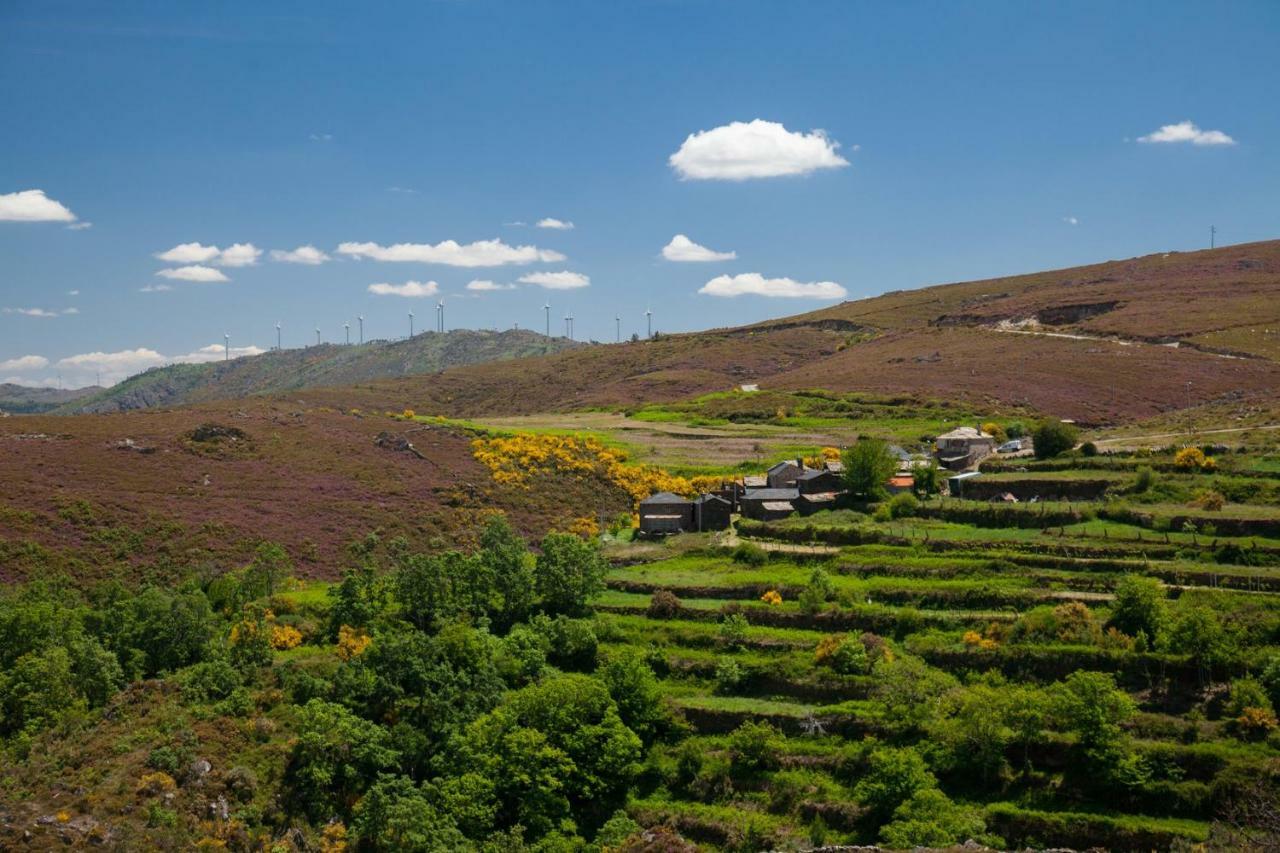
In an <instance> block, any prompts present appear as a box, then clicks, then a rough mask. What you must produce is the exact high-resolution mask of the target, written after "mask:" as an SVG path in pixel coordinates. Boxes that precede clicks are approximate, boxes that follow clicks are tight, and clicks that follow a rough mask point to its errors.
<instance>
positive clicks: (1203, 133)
mask: <svg viewBox="0 0 1280 853" xmlns="http://www.w3.org/2000/svg"><path fill="white" fill-rule="evenodd" d="M1138 141H1139V142H1165V143H1169V142H1189V143H1191V144H1192V145H1235V144H1236V141H1235V140H1234V139H1232V138H1231V137H1230V136H1227V135H1226V134H1225V133H1223V132H1222V131H1220V130H1201V129H1200V128H1199V127H1197V126H1196V125H1195V122H1192V121H1190V120H1188V121H1180V122H1178V123H1177V124H1166V125H1164V126H1163V127H1161V128H1160V129H1159V130H1157V131H1155V132H1154V133H1148V134H1147V135H1146V136H1139V137H1138Z"/></svg>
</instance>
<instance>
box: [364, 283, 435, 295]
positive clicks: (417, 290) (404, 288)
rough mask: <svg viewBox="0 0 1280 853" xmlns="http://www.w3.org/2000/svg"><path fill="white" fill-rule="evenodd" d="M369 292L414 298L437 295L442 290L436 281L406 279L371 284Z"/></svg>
mask: <svg viewBox="0 0 1280 853" xmlns="http://www.w3.org/2000/svg"><path fill="white" fill-rule="evenodd" d="M369 292H370V293H372V294H374V295H375V296H406V297H409V298H413V299H420V298H422V297H425V296H435V295H436V294H437V293H439V292H440V285H438V284H436V283H435V282H434V281H428V282H425V283H424V282H421V281H406V282H405V283H404V284H371V285H369Z"/></svg>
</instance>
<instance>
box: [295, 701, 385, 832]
mask: <svg viewBox="0 0 1280 853" xmlns="http://www.w3.org/2000/svg"><path fill="white" fill-rule="evenodd" d="M398 758H399V756H398V754H397V752H396V750H395V749H393V748H392V746H391V739H390V736H389V735H388V734H387V730H386V729H384V728H383V727H382V726H379V725H377V724H375V723H371V722H369V721H368V720H364V719H361V718H360V717H357V716H356V715H355V714H353V713H351V712H350V711H348V710H347V709H346V708H344V707H342V706H341V705H335V704H334V703H332V702H325V701H323V700H321V699H312V700H311V701H310V702H308V703H307V704H306V705H305V706H303V707H302V708H301V709H300V710H299V711H298V721H297V738H296V739H295V741H294V746H293V752H292V754H291V755H290V757H289V765H288V768H287V770H286V780H287V782H288V785H289V788H290V792H291V794H292V796H293V802H294V803H295V805H296V807H297V808H298V809H299V810H300V811H303V812H305V813H306V814H307V815H308V816H309V817H310V818H311V819H312V820H315V821H323V820H327V819H328V818H330V817H331V816H333V815H335V814H336V815H341V816H346V815H348V814H350V811H351V807H352V806H353V805H354V804H355V802H356V800H357V799H358V798H359V796H360V795H361V794H362V793H364V791H365V789H366V788H368V787H369V785H370V784H372V783H373V781H374V780H375V779H377V777H378V774H379V773H381V772H383V771H386V770H390V769H391V768H393V767H394V766H395V764H396V762H397V760H398Z"/></svg>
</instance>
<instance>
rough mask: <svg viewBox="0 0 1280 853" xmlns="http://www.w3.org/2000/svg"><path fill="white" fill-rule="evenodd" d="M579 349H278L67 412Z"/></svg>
mask: <svg viewBox="0 0 1280 853" xmlns="http://www.w3.org/2000/svg"><path fill="white" fill-rule="evenodd" d="M579 346H582V345H581V344H578V343H575V342H573V341H570V340H568V339H567V338H548V337H545V336H543V335H540V334H537V333H535V332H530V331H525V330H519V331H505V332H490V331H484V330H480V331H476V330H471V329H455V330H453V331H450V332H446V333H445V334H438V333H435V332H424V333H422V334H419V335H416V336H415V337H413V338H411V339H408V340H398V341H371V342H369V343H365V344H359V345H354V346H343V345H339V344H321V345H319V346H311V347H304V348H301V349H286V350H278V351H277V350H273V351H271V352H267V353H263V354H262V355H254V356H244V357H242V358H237V359H233V360H231V361H227V362H222V361H215V362H209V363H206V364H173V365H168V366H166V367H157V368H153V369H151V370H148V371H146V372H144V373H140V374H138V375H137V376H133V377H130V378H129V379H126V380H125V381H124V382H121V383H119V384H118V385H115V386H113V387H111V388H107V389H93V390H94V391H95V392H96V393H91V394H89V395H86V396H79V397H77V398H75V399H71V398H68V399H69V402H67V403H66V405H63V406H62V408H61V410H60V413H63V414H73V413H101V412H119V411H129V410H131V409H142V408H150V407H155V406H164V407H169V406H181V405H185V404H188V403H202V402H210V401H213V400H228V399H237V398H240V397H247V396H251V395H254V394H273V393H285V392H289V391H296V390H299V389H303V388H311V387H315V386H317V385H356V384H359V383H362V382H369V381H371V380H375V379H386V378H390V377H398V376H411V375H417V374H427V373H434V372H436V371H439V370H444V369H445V368H449V367H456V366H459V365H469V364H478V363H482V362H487V361H501V360H504V359H511V358H520V357H524V356H534V355H543V354H547V353H555V352H560V351H562V350H566V349H572V348H575V347H579ZM0 408H3V404H2V402H0Z"/></svg>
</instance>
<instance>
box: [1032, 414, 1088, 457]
mask: <svg viewBox="0 0 1280 853" xmlns="http://www.w3.org/2000/svg"><path fill="white" fill-rule="evenodd" d="M1079 434H1080V433H1079V431H1078V430H1077V429H1076V428H1075V427H1074V426H1072V425H1071V424H1066V423H1063V422H1062V421H1059V420H1046V421H1041V423H1040V424H1039V425H1038V426H1037V427H1036V429H1035V432H1034V433H1033V434H1032V436H1031V440H1032V442H1033V443H1034V444H1035V448H1036V458H1037V459H1052V458H1053V457H1054V456H1057V455H1058V454H1060V453H1065V452H1066V451H1068V450H1070V449H1071V448H1073V447H1075V446H1076V438H1077V437H1078V436H1079Z"/></svg>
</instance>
